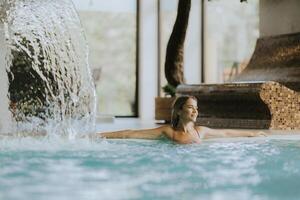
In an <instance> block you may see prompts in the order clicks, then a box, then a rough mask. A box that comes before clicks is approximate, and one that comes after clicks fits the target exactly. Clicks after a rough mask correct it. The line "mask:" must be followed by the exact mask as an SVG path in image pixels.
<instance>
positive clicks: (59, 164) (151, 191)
mask: <svg viewBox="0 0 300 200" xmlns="http://www.w3.org/2000/svg"><path fill="white" fill-rule="evenodd" d="M0 163H1V164H0V185H1V187H0V197H2V198H3V199H7V200H10V199H14V200H16V199H32V200H35V199H53V198H55V199H72V200H74V199H75V200H76V199H99V198H101V199H199V198H200V199H202V198H206V199H220V200H222V199H224V200H225V199H246V200H247V199H251V200H252V199H299V197H300V192H299V190H298V185H299V184H300V181H299V180H300V173H299V168H300V144H299V140H298V141H296V140H278V139H270V138H268V137H266V138H264V139H261V138H258V139H257V140H255V139H252V138H251V139H249V140H247V139H244V140H240V141H238V140H232V141H229V140H226V141H221V140H219V141H216V140H209V141H204V142H203V143H202V144H200V145H199V144H192V145H177V144H173V143H171V142H166V141H147V140H98V141H91V140H89V139H77V140H67V139H66V140H64V139H63V138H61V137H60V138H59V139H49V138H48V139H45V138H44V137H43V138H39V139H34V138H22V139H20V138H16V139H7V140H2V141H1V143H0ZM62 183H63V184H62Z"/></svg>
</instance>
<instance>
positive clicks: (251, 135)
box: [248, 131, 267, 137]
mask: <svg viewBox="0 0 300 200" xmlns="http://www.w3.org/2000/svg"><path fill="white" fill-rule="evenodd" d="M262 136H264V137H266V136H267V133H266V132H263V131H255V132H252V134H250V135H249V136H248V137H262Z"/></svg>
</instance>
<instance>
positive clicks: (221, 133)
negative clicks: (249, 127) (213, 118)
mask: <svg viewBox="0 0 300 200" xmlns="http://www.w3.org/2000/svg"><path fill="white" fill-rule="evenodd" d="M257 136H266V133H265V132H263V131H255V130H253V131H244V130H232V129H211V128H207V127H205V130H204V138H205V139H208V138H222V137H257Z"/></svg>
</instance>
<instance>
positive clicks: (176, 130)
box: [96, 96, 265, 144]
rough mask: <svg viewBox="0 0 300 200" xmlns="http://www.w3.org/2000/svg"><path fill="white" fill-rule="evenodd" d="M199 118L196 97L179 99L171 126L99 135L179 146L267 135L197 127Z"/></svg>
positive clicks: (100, 135)
mask: <svg viewBox="0 0 300 200" xmlns="http://www.w3.org/2000/svg"><path fill="white" fill-rule="evenodd" d="M197 116H198V106H197V98H196V97H194V96H181V97H178V98H177V99H176V101H175V103H174V105H173V110H172V119H171V124H170V125H165V126H161V127H158V128H154V129H143V130H123V131H116V132H105V133H97V134H96V137H102V138H109V139H110V138H135V139H161V138H164V137H166V138H168V139H170V140H172V141H174V142H176V143H179V144H190V143H200V142H201V141H202V140H203V139H207V138H220V137H255V136H260V135H265V133H264V132H261V131H259V132H258V131H241V130H230V129H211V128H208V127H204V126H196V125H195V122H196V119H197Z"/></svg>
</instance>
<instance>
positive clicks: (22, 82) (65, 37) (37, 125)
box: [0, 0, 95, 137]
mask: <svg viewBox="0 0 300 200" xmlns="http://www.w3.org/2000/svg"><path fill="white" fill-rule="evenodd" d="M1 27H2V28H1ZM0 30H2V33H1V36H0V37H2V41H4V45H1V50H0V51H1V53H2V52H4V55H5V60H4V61H3V58H2V60H0V64H1V65H0V70H1V76H4V77H5V76H7V77H5V78H6V79H2V78H3V77H0V78H1V82H3V80H6V82H7V83H6V85H7V87H3V88H2V89H1V90H0V91H1V94H0V96H1V97H0V98H2V99H5V98H6V97H8V98H7V101H1V103H0V104H1V105H0V108H1V107H4V108H5V107H6V108H8V109H6V110H9V111H10V113H11V114H10V115H11V116H12V120H10V119H9V117H7V115H8V114H7V113H6V114H5V115H4V116H1V117H0V125H1V124H5V123H6V122H5V121H7V120H8V121H12V122H13V123H14V126H11V127H13V129H14V130H13V132H20V131H31V132H32V131H47V132H48V133H52V134H53V133H55V134H68V135H69V136H70V137H72V136H74V135H76V134H77V133H78V132H79V131H80V132H90V131H92V129H93V127H94V126H93V124H94V118H95V90H94V85H93V82H92V78H91V74H90V69H89V66H88V50H87V43H86V39H85V36H84V33H83V30H82V28H81V25H80V20H79V18H78V15H77V13H76V10H75V9H74V6H73V4H72V3H71V1H69V0H43V1H40V0H4V1H2V3H0ZM0 40H1V38H0ZM5 71H6V72H5ZM4 85H5V84H4ZM0 128H1V127H0ZM3 130H5V129H3V128H2V129H0V132H3ZM5 131H7V130H5Z"/></svg>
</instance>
